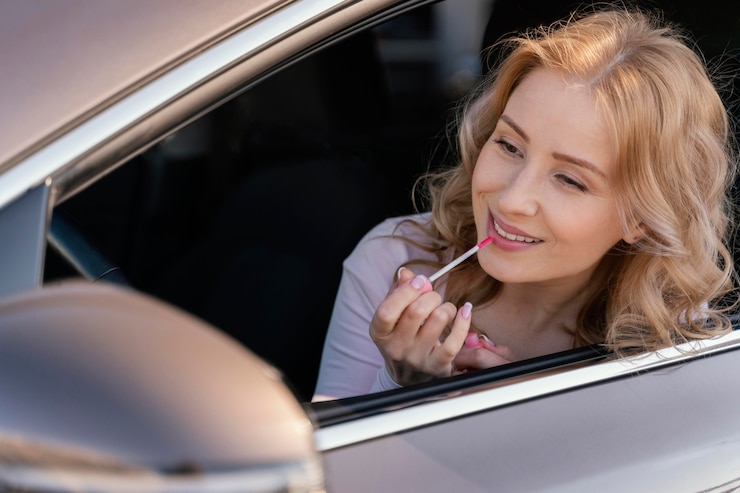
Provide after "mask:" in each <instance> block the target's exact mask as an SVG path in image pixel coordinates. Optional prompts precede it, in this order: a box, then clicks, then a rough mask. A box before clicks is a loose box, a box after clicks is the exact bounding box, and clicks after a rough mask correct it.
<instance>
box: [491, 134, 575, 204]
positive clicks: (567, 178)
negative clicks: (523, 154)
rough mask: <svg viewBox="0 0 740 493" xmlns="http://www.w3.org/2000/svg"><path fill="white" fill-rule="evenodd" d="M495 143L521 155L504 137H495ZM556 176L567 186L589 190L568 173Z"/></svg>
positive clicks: (507, 151) (508, 151) (509, 152)
mask: <svg viewBox="0 0 740 493" xmlns="http://www.w3.org/2000/svg"><path fill="white" fill-rule="evenodd" d="M493 143H494V144H496V145H498V146H499V147H501V149H502V150H503V151H504V152H505V153H507V154H510V155H513V156H516V155H519V154H520V151H519V149H518V148H517V147H516V146H515V145H513V144H511V143H510V142H507V141H505V140H503V139H493ZM556 177H557V179H558V180H560V181H561V182H562V183H563V184H564V185H565V186H566V187H570V188H575V189H576V190H579V191H581V192H585V191H587V190H588V189H587V188H586V186H585V185H583V184H582V183H580V182H579V181H577V180H574V179H573V178H571V177H570V176H568V175H563V174H558V175H557V176H556Z"/></svg>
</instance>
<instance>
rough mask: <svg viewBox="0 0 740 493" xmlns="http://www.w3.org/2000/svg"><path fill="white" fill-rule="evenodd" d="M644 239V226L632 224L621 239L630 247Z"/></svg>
mask: <svg viewBox="0 0 740 493" xmlns="http://www.w3.org/2000/svg"><path fill="white" fill-rule="evenodd" d="M644 237H645V225H644V224H642V223H639V224H632V225H631V226H630V227H629V228H628V230H627V232H625V234H624V236H623V237H622V239H623V240H624V241H625V242H626V243H629V244H630V245H632V244H634V243H637V242H638V241H640V240H641V239H643V238H644Z"/></svg>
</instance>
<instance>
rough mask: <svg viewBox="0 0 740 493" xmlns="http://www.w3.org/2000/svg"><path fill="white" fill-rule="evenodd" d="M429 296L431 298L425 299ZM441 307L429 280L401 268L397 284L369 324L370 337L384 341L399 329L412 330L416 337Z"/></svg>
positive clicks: (439, 299)
mask: <svg viewBox="0 0 740 493" xmlns="http://www.w3.org/2000/svg"><path fill="white" fill-rule="evenodd" d="M427 293H430V294H429V295H427V296H422V295H426V294H427ZM440 303H441V298H440V296H439V294H437V293H435V292H433V291H432V285H431V283H430V282H429V279H427V278H426V277H425V276H414V274H413V272H411V271H410V270H409V269H405V268H401V269H399V280H398V282H397V283H396V285H395V286H394V287H393V288H392V289H391V291H390V293H389V294H388V296H386V298H385V300H383V302H382V303H381V304H380V305H379V306H378V308H377V309H376V310H375V315H374V316H373V320H372V321H371V323H370V334H371V336H372V337H373V338H374V339H375V338H382V337H385V336H387V335H389V334H390V333H391V332H393V331H394V330H396V329H407V330H411V328H413V332H414V334H415V333H416V332H417V331H418V329H419V327H420V326H421V325H422V323H423V322H424V320H426V319H427V318H428V317H429V315H430V313H431V312H432V310H433V309H434V308H436V307H437V306H439V304H440ZM402 322H403V323H402ZM401 323H402V325H401V326H399V324H401Z"/></svg>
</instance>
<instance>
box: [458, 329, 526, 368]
mask: <svg viewBox="0 0 740 493" xmlns="http://www.w3.org/2000/svg"><path fill="white" fill-rule="evenodd" d="M472 336H474V337H475V338H476V339H478V340H479V341H478V343H473V342H472V337H471V343H470V344H465V345H464V346H463V348H462V349H461V350H460V352H459V353H458V354H457V356H456V357H455V360H454V365H455V368H456V369H458V370H461V372H465V371H472V370H483V369H485V368H491V367H493V366H499V365H505V364H507V363H511V362H513V361H514V360H515V359H514V356H513V354H512V353H511V351H510V350H509V348H507V347H504V346H500V345H496V344H493V343H492V342H491V341H490V340H489V339H488V338H487V337H485V336H482V337H479V335H478V334H472ZM468 337H470V335H468ZM466 342H467V340H466Z"/></svg>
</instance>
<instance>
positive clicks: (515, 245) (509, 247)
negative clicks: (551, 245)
mask: <svg viewBox="0 0 740 493" xmlns="http://www.w3.org/2000/svg"><path fill="white" fill-rule="evenodd" d="M496 226H498V227H499V229H501V230H503V231H504V232H506V233H507V234H509V235H515V236H522V237H525V238H534V237H533V236H532V235H530V234H529V233H527V232H526V231H523V230H521V229H519V228H516V227H514V226H511V225H509V224H506V223H504V222H502V221H501V220H500V219H498V218H496V217H494V216H493V215H491V217H490V223H489V227H488V229H489V233H490V235H491V237H492V238H493V242H492V243H493V244H494V245H496V246H497V247H498V248H500V249H502V250H506V251H520V250H524V249H528V248H530V247H533V246H535V245H538V244H540V243H542V241H541V240H536V241H532V242H526V241H520V240H510V239H508V238H505V237H503V236H501V235H500V234H499V233H498V231H496Z"/></svg>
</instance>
